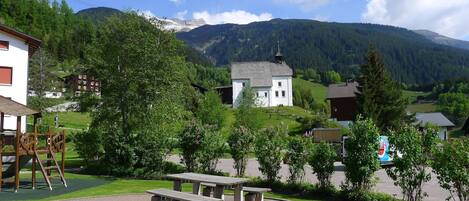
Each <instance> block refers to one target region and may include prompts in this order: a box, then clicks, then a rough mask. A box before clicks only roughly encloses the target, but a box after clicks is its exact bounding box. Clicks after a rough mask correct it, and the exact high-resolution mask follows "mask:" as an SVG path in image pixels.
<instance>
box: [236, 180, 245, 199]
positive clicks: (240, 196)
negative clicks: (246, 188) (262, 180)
mask: <svg viewBox="0 0 469 201" xmlns="http://www.w3.org/2000/svg"><path fill="white" fill-rule="evenodd" d="M243 198H244V197H243V186H242V185H241V184H237V185H236V186H235V188H234V201H243Z"/></svg>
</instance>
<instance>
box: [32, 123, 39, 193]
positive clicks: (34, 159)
mask: <svg viewBox="0 0 469 201" xmlns="http://www.w3.org/2000/svg"><path fill="white" fill-rule="evenodd" d="M33 126H34V141H35V143H34V144H33V150H34V154H33V164H32V167H31V170H32V173H31V180H32V186H33V190H34V189H36V163H37V158H36V151H37V150H36V149H37V146H36V143H37V142H38V138H37V118H36V115H34V124H33Z"/></svg>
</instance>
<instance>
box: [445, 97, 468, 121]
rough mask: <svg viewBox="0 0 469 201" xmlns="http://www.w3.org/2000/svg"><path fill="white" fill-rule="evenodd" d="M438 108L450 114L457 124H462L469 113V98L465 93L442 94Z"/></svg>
mask: <svg viewBox="0 0 469 201" xmlns="http://www.w3.org/2000/svg"><path fill="white" fill-rule="evenodd" d="M438 109H439V110H441V111H442V112H443V113H445V114H446V115H448V116H449V118H450V119H451V120H452V121H454V122H455V123H456V124H457V125H460V124H462V123H464V120H466V118H467V115H469V98H467V96H466V94H464V93H444V94H440V96H439V97H438Z"/></svg>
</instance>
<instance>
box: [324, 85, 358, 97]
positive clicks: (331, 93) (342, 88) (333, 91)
mask: <svg viewBox="0 0 469 201" xmlns="http://www.w3.org/2000/svg"><path fill="white" fill-rule="evenodd" d="M357 86H358V82H347V83H341V84H331V85H329V87H328V88H327V99H333V98H351V97H356V96H357V95H356V93H358V89H357Z"/></svg>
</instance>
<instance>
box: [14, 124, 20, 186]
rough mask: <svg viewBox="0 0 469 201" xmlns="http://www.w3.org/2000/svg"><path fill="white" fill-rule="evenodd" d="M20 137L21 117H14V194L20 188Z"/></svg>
mask: <svg viewBox="0 0 469 201" xmlns="http://www.w3.org/2000/svg"><path fill="white" fill-rule="evenodd" d="M20 137H21V116H18V117H16V138H15V139H16V143H15V144H16V147H15V151H16V153H15V157H16V158H15V192H18V188H19V187H20Z"/></svg>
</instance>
